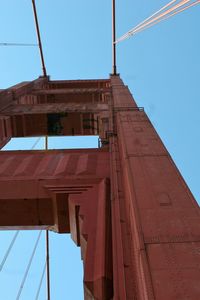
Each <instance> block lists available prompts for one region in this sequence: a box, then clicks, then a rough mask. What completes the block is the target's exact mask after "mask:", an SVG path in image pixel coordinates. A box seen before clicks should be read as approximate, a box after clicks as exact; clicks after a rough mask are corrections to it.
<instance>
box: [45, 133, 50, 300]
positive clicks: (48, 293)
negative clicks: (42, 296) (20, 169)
mask: <svg viewBox="0 0 200 300" xmlns="http://www.w3.org/2000/svg"><path fill="white" fill-rule="evenodd" d="M45 150H48V135H46V136H45ZM46 270H47V300H50V299H51V289H50V263H49V231H48V229H47V230H46Z"/></svg>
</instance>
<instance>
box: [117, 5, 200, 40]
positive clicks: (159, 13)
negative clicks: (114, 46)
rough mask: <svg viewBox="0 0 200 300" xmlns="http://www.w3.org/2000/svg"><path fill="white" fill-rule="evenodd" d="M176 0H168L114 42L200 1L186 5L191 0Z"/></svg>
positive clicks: (124, 38)
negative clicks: (178, 0)
mask: <svg viewBox="0 0 200 300" xmlns="http://www.w3.org/2000/svg"><path fill="white" fill-rule="evenodd" d="M176 1H177V0H175V1H174V0H173V1H170V2H169V3H168V4H166V5H165V6H164V7H162V8H161V9H160V10H158V11H157V12H155V13H154V14H153V15H151V16H150V17H148V18H147V19H145V20H144V21H143V22H141V23H139V24H138V25H137V26H135V27H134V28H132V29H131V30H129V31H128V32H127V33H125V34H124V35H122V36H121V37H120V38H118V39H117V40H116V42H115V43H119V42H121V41H123V40H126V39H127V38H129V37H130V36H133V35H135V34H136V33H138V32H141V31H143V30H145V29H147V28H149V27H151V26H153V25H155V24H157V23H159V22H161V21H163V20H166V19H168V18H170V17H172V16H174V15H176V14H178V13H180V12H182V11H184V10H186V9H188V8H190V7H192V6H194V5H197V4H199V2H200V1H199V0H197V1H195V2H192V3H190V4H189V5H186V4H187V3H189V2H191V0H181V1H180V2H179V3H177V4H175V2H176ZM172 4H175V5H174V6H172ZM170 6H172V7H170ZM166 8H168V9H167V10H166Z"/></svg>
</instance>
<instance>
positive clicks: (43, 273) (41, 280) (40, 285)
mask: <svg viewBox="0 0 200 300" xmlns="http://www.w3.org/2000/svg"><path fill="white" fill-rule="evenodd" d="M46 267H47V262H46V261H45V264H44V267H43V271H42V275H41V278H40V283H39V286H38V290H37V294H36V297H35V300H38V299H39V295H40V290H41V287H42V283H43V280H44V275H45V271H46Z"/></svg>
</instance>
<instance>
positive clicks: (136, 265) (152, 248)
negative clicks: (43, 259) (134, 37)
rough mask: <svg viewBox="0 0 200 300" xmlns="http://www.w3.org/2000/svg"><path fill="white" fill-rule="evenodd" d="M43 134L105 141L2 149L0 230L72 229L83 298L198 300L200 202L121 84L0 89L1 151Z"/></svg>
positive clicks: (42, 83)
mask: <svg viewBox="0 0 200 300" xmlns="http://www.w3.org/2000/svg"><path fill="white" fill-rule="evenodd" d="M39 135H99V136H100V139H101V147H100V148H98V149H85V150H49V151H9V152H4V151H2V152H1V153H0V228H1V229H38V228H43V229H51V230H54V231H56V232H58V233H64V232H70V233H71V236H72V239H73V240H74V241H75V242H76V244H77V245H78V246H80V247H81V255H82V259H83V262H84V290H85V299H98V300H109V299H114V300H128V299H129V300H132V299H139V300H155V299H156V300H177V299H180V300H184V299H185V300H186V299H190V300H197V299H200V284H199V282H200V255H199V254H200V216H199V207H198V204H197V203H196V201H195V200H194V198H193V196H192V194H191V192H190V191H189V189H188V187H187V186H186V184H185V182H184V180H183V178H182V177H181V174H180V173H179V171H178V170H177V168H176V166H175V164H174V162H173V161H172V159H171V157H170V155H169V153H168V152H167V150H166V148H165V147H164V145H163V144H162V142H161V140H160V138H159V136H158V134H157V133H156V131H155V129H154V128H153V126H152V124H151V122H150V121H149V119H148V117H147V115H146V114H145V112H144V110H143V109H142V108H139V107H137V105H136V103H135V102H134V99H133V98H132V96H131V94H130V92H129V90H128V88H127V87H126V86H125V85H124V84H123V82H122V81H121V79H120V77H119V76H118V75H113V76H111V77H110V79H107V80H79V81H50V80H49V79H48V78H47V77H44V78H39V79H37V80H35V81H33V82H29V83H22V84H19V85H17V86H14V87H12V88H10V89H7V90H5V91H2V92H0V145H1V147H3V146H4V145H5V144H6V143H7V142H8V141H9V139H10V138H11V137H25V136H26V137H27V136H39ZM66 299H68V297H67V295H66Z"/></svg>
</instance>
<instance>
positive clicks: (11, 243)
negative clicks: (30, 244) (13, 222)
mask: <svg viewBox="0 0 200 300" xmlns="http://www.w3.org/2000/svg"><path fill="white" fill-rule="evenodd" d="M18 234H19V231H16V233H15V235H14V237H13V238H12V240H11V242H10V245H9V247H8V249H7V251H6V253H5V255H4V258H3V259H2V262H1V264H0V272H1V271H2V270H3V267H4V265H5V263H6V261H7V258H8V256H9V254H10V252H11V250H12V248H13V246H14V244H15V241H16V239H17V236H18Z"/></svg>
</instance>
